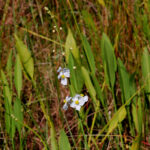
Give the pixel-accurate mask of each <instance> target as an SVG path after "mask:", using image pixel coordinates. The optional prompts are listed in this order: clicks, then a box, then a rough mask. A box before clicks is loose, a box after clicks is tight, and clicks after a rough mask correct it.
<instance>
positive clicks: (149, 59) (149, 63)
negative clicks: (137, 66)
mask: <svg viewBox="0 0 150 150" xmlns="http://www.w3.org/2000/svg"><path fill="white" fill-rule="evenodd" d="M142 76H143V80H144V81H143V82H144V83H145V82H146V83H147V84H146V86H145V91H146V93H150V55H149V52H148V50H147V48H145V49H144V52H143V55H142ZM148 99H149V102H150V95H149V96H148Z"/></svg>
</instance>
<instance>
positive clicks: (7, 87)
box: [1, 70, 12, 105]
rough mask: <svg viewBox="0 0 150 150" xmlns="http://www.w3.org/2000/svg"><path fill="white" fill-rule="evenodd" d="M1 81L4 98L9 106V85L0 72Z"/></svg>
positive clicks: (10, 97)
mask: <svg viewBox="0 0 150 150" xmlns="http://www.w3.org/2000/svg"><path fill="white" fill-rule="evenodd" d="M1 79H2V82H3V87H4V94H5V97H6V99H7V100H8V102H9V105H11V99H12V96H11V92H10V88H9V84H8V82H7V79H6V76H5V74H4V72H3V70H1Z"/></svg>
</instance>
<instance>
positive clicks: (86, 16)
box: [82, 10, 96, 32]
mask: <svg viewBox="0 0 150 150" xmlns="http://www.w3.org/2000/svg"><path fill="white" fill-rule="evenodd" d="M82 16H83V19H84V21H85V23H86V24H87V26H88V27H89V28H92V29H93V31H94V32H96V26H95V23H94V20H93V18H92V16H91V14H90V13H89V12H88V11H87V10H83V11H82Z"/></svg>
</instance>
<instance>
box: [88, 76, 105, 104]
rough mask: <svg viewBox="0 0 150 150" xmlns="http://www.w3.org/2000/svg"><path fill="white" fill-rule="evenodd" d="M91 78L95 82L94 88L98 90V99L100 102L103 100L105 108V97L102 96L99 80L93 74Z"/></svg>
mask: <svg viewBox="0 0 150 150" xmlns="http://www.w3.org/2000/svg"><path fill="white" fill-rule="evenodd" d="M91 77H92V80H93V83H94V87H95V90H96V94H97V97H98V99H99V100H101V103H102V105H103V106H104V99H103V95H102V90H101V87H100V85H99V83H98V81H97V78H96V76H95V75H94V74H91Z"/></svg>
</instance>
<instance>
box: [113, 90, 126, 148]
mask: <svg viewBox="0 0 150 150" xmlns="http://www.w3.org/2000/svg"><path fill="white" fill-rule="evenodd" d="M112 95H113V99H114V106H115V112H117V105H116V98H115V94H114V89H112ZM121 128H122V125H121V124H119V125H118V130H119V134H120V135H121V145H122V149H123V150H124V144H123V137H122V133H121ZM116 139H117V141H118V138H116ZM118 143H119V141H118Z"/></svg>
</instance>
